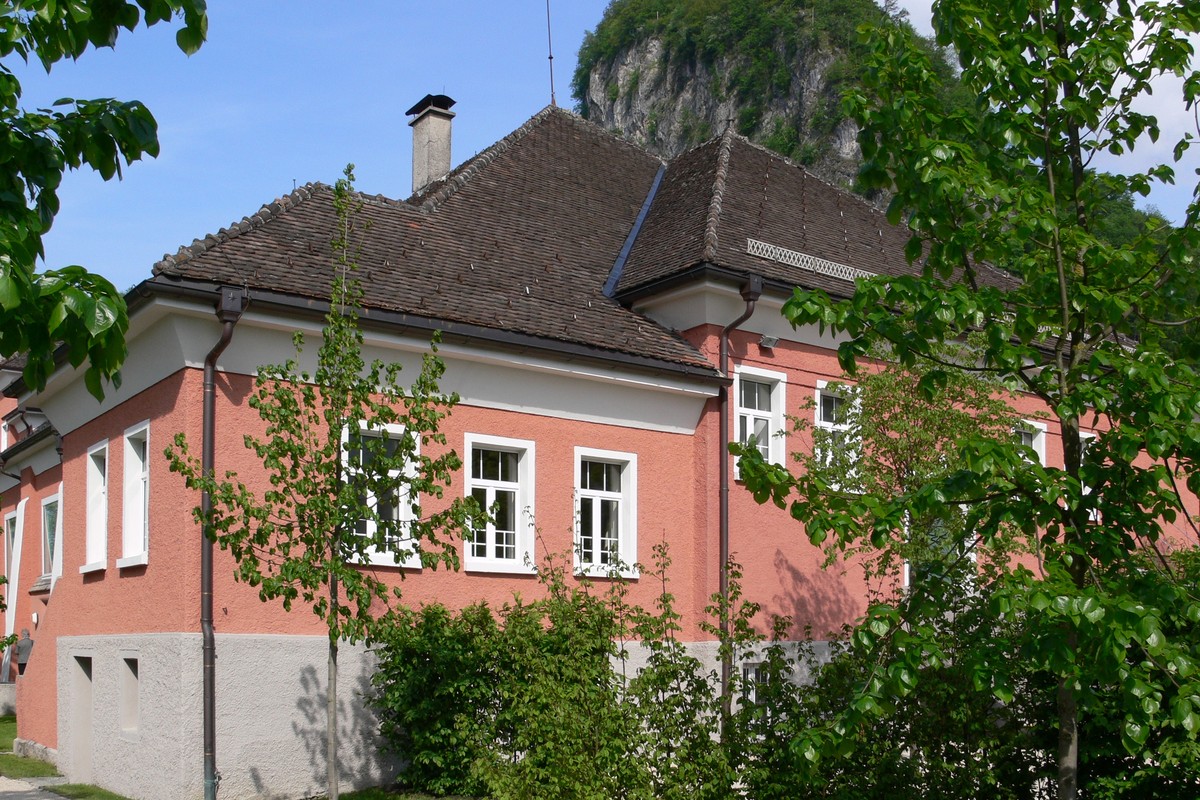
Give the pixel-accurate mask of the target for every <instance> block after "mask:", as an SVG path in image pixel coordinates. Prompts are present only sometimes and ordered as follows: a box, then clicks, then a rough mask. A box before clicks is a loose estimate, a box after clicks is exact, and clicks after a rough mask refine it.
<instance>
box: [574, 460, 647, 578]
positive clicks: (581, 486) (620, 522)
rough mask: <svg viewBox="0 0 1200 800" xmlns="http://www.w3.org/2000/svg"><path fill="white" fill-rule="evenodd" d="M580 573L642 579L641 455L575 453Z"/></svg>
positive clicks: (576, 560)
mask: <svg viewBox="0 0 1200 800" xmlns="http://www.w3.org/2000/svg"><path fill="white" fill-rule="evenodd" d="M575 501H576V502H575V519H576V542H575V548H576V552H575V568H576V569H577V570H578V571H580V572H584V573H588V574H592V575H610V574H620V575H623V576H625V577H635V576H636V575H637V571H636V567H635V566H634V565H635V562H636V561H637V456H636V455H634V454H633V453H614V452H612V451H608V450H591V449H589V448H585V447H576V448H575Z"/></svg>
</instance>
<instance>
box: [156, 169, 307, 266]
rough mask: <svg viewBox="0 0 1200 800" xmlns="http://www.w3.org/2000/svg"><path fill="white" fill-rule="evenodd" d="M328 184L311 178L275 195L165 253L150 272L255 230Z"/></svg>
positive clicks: (180, 262) (180, 261)
mask: <svg viewBox="0 0 1200 800" xmlns="http://www.w3.org/2000/svg"><path fill="white" fill-rule="evenodd" d="M328 188H329V186H328V185H327V184H324V183H321V182H320V181H310V182H308V183H305V184H304V185H302V186H298V187H296V188H295V189H293V190H292V191H291V192H289V193H288V194H285V195H283V196H282V197H277V198H275V200H273V201H271V202H270V203H264V204H263V206H262V207H261V208H260V209H259V210H258V211H256V212H254V213H253V214H251V215H249V216H246V217H242V218H241V220H238V221H235V222H231V223H229V225H228V226H227V227H224V228H221V229H220V230H219V231H217V232H216V233H210V234H208V235H207V236H205V237H204V238H203V239H194V240H193V241H192V243H191V244H189V245H183V246H181V247H180V248H179V250H177V251H176V252H175V254H174V255H171V254H170V253H164V254H163V257H162V258H161V259H160V260H159V261H158V262H157V263H156V264H155V265H154V267H153V268H152V270H151V273H152V274H154V275H158V274H159V273H161V272H164V271H165V270H168V269H171V268H172V267H179V266H181V265H182V264H183V263H185V262H187V261H189V260H191V259H193V258H196V257H197V256H200V255H202V254H204V253H206V252H208V251H209V250H211V249H212V248H214V247H216V246H217V245H218V244H221V243H222V242H228V241H230V240H231V239H236V238H237V237H238V236H241V235H242V234H243V233H248V232H249V231H252V230H257V229H258V228H261V227H262V226H263V225H265V224H266V223H267V222H269V221H270V220H272V219H274V218H276V217H278V216H281V215H283V214H286V213H287V212H288V211H291V210H292V209H293V208H295V207H296V206H298V205H300V204H301V203H303V202H304V201H305V200H308V199H309V198H311V197H312V196H313V195H314V194H315V193H316V192H317V191H320V190H321V189H328Z"/></svg>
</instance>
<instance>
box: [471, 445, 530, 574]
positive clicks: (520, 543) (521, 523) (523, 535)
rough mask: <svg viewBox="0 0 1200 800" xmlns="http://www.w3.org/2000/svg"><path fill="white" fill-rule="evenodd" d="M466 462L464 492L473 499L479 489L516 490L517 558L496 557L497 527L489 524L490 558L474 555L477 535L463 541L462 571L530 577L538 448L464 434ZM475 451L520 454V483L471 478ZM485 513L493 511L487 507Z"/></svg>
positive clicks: (517, 481) (518, 470)
mask: <svg viewBox="0 0 1200 800" xmlns="http://www.w3.org/2000/svg"><path fill="white" fill-rule="evenodd" d="M464 441H465V447H464V452H465V453H466V457H465V460H464V465H465V466H464V472H465V476H464V477H465V479H464V481H463V482H464V484H465V487H466V488H465V491H466V496H467V497H471V495H472V492H473V491H474V490H475V489H476V488H479V489H485V490H492V491H495V490H496V489H502V490H506V491H507V490H513V491H515V492H516V512H515V513H516V519H515V523H514V524H515V527H516V556H515V557H514V558H497V557H495V555H494V553H495V535H496V531H495V525H494V524H493V523H492V522H491V521H489V522H488V523H487V526H486V534H485V535H486V548H485V550H486V552H487V553H488V555H484V556H478V555H475V553H474V545H475V538H474V533H473V532H472V533H471V534H469V535H468V538H467V540H466V541H465V542H464V546H465V547H464V549H465V550H466V552H465V554H464V558H463V568H464V569H466V570H468V571H471V572H503V573H510V574H523V575H531V574H533V573H534V572H536V571H537V570H536V561H535V560H534V559H535V555H534V540H535V538H536V531H535V530H534V513H533V509H534V505H533V503H534V486H535V485H536V484H535V481H534V477H535V471H534V464H535V461H536V448H535V446H534V443H533V442H532V441H530V440H528V439H510V438H508V437H504V436H485V435H482V434H475V433H468V434H466V435H465V439H464ZM476 448H481V449H487V450H499V451H501V452H509V453H516V454H517V480H516V481H515V482H514V483H511V484H501V483H499V482H497V481H492V480H486V479H477V478H473V477H471V473H472V470H473V468H474V459H475V450H476ZM483 510H484V512H489V511H490V509H488V508H484V509H483Z"/></svg>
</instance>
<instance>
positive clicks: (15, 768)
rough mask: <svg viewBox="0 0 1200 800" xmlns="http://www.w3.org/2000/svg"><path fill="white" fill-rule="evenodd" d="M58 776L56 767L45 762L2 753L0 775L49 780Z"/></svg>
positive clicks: (0, 755)
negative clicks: (53, 776)
mask: <svg viewBox="0 0 1200 800" xmlns="http://www.w3.org/2000/svg"><path fill="white" fill-rule="evenodd" d="M57 774H58V770H56V769H54V765H52V764H47V763H46V762H45V761H38V760H37V759H36V758H21V757H20V756H14V755H12V754H11V753H0V775H3V776H4V777H6V778H49V777H50V776H52V775H57Z"/></svg>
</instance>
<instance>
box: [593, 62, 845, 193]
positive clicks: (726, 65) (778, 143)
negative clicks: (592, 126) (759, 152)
mask: <svg viewBox="0 0 1200 800" xmlns="http://www.w3.org/2000/svg"><path fill="white" fill-rule="evenodd" d="M780 55H781V56H783V55H784V54H783V52H782V49H780ZM785 61H786V63H789V64H790V65H791V81H790V87H789V89H788V91H787V92H786V93H780V94H779V95H777V96H774V97H767V98H753V99H747V98H739V97H738V96H737V94H738V93H737V91H736V87H733V86H730V84H731V83H732V76H735V75H737V74H738V72H739V70H741V69H745V68H746V66H747V65H746V64H745V63H744V62H743V61H739V60H738V57H737V56H730V55H722V56H720V57H718V58H716V59H714V60H713V61H712V62H711V63H706V62H703V61H700V60H697V59H695V58H693V59H680V58H670V57H669V54H668V53H667V52H666V51H665V48H664V47H663V43H662V41H661V40H660V39H657V38H648V39H645V40H643V41H640V42H636V43H634V44H633V45H631V46H630V47H628V48H626V49H625V50H623V51H621V52H619V53H618V54H617V55H616V56H615V57H614V58H613V59H611V60H609V61H607V62H602V63H598V64H596V66H595V67H593V68H592V71H591V73H590V74H589V76H588V85H587V93H586V96H585V98H584V99H583V102H582V104H581V105H582V106H583V109H582V110H583V112H584V114H585V115H586V116H587V117H588V119H590V120H592V121H593V122H595V123H597V124H599V125H601V126H603V127H605V128H608V129H609V130H612V131H615V132H617V133H619V134H620V135H622V136H624V137H625V138H627V139H629V140H631V141H634V142H636V143H638V144H640V145H642V146H643V147H646V148H647V149H649V150H651V151H652V152H655V153H658V154H659V155H661V156H663V157H664V158H670V157H673V156H675V155H678V154H679V153H681V152H683V151H685V150H687V149H689V148H691V147H694V146H695V145H697V144H699V143H701V142H703V141H705V140H707V139H709V138H711V137H713V136H715V135H717V134H719V133H721V132H722V131H724V130H725V129H726V128H727V127H729V126H732V127H733V128H734V129H735V130H736V131H738V132H739V133H743V134H745V135H747V136H748V137H749V138H750V139H751V140H753V141H755V142H758V143H760V144H765V145H766V146H768V147H770V148H771V149H773V150H776V151H779V152H782V153H783V154H784V155H787V156H789V157H791V158H792V159H794V160H796V161H798V162H800V163H802V164H804V165H805V166H806V167H808V169H809V171H810V172H812V173H814V174H816V175H817V176H819V177H821V178H823V179H825V180H827V181H829V182H830V183H833V184H834V185H838V186H843V187H849V186H850V185H851V184H852V182H853V180H854V176H855V174H856V173H857V171H858V167H859V164H860V163H861V160H862V156H861V153H860V151H859V147H858V140H857V136H858V127H857V126H856V125H855V124H854V122H853V121H852V120H850V119H846V118H844V117H843V116H842V115H841V110H840V102H839V96H838V93H839V88H838V87H836V86H835V85H834V83H833V81H832V80H831V76H830V68H831V66H833V65H834V63H835V57H834V56H833V55H831V54H829V53H822V52H819V51H811V52H804V51H797V52H796V53H795V54H794V55H791V56H790V57H788V58H786V59H785Z"/></svg>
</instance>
